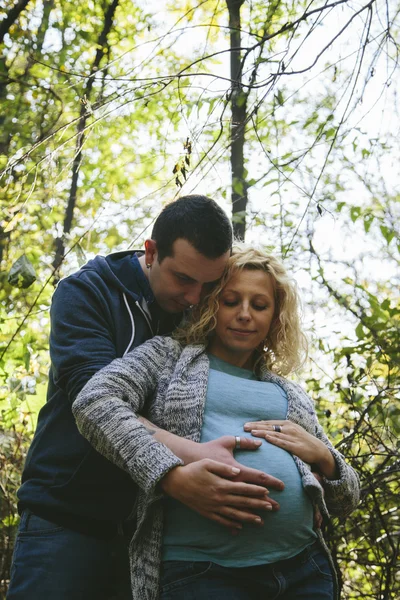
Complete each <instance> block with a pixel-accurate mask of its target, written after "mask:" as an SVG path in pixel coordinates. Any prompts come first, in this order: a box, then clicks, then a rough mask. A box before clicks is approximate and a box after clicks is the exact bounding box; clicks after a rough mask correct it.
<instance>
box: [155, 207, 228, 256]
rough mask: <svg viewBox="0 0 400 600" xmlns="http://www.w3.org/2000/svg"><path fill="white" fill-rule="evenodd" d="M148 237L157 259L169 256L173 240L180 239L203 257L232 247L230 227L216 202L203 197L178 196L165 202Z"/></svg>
mask: <svg viewBox="0 0 400 600" xmlns="http://www.w3.org/2000/svg"><path fill="white" fill-rule="evenodd" d="M151 238H152V239H153V240H154V241H155V242H156V243H157V250H158V261H159V262H161V261H162V260H164V258H166V257H167V256H172V252H173V250H172V245H173V243H174V242H175V240H177V239H179V238H183V239H185V240H186V241H188V242H189V243H190V244H192V246H193V247H194V248H195V250H197V252H200V254H203V255H204V256H206V257H207V258H218V257H219V256H221V255H222V254H225V252H227V251H228V250H230V249H231V247H232V226H231V223H230V221H229V219H228V217H227V215H226V214H225V213H224V211H223V210H222V208H221V207H220V206H218V204H217V203H216V202H215V201H214V200H211V198H207V196H194V195H193V196H182V197H181V198H178V200H175V202H171V204H168V205H167V206H166V207H165V208H164V209H163V210H162V212H161V213H160V215H159V216H158V217H157V219H156V222H155V223H154V227H153V231H152V234H151Z"/></svg>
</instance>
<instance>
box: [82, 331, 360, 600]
mask: <svg viewBox="0 0 400 600" xmlns="http://www.w3.org/2000/svg"><path fill="white" fill-rule="evenodd" d="M208 370H209V361H208V358H207V355H206V353H205V348H204V347H203V346H200V345H198V346H187V347H186V348H184V349H183V350H182V348H181V346H180V345H179V343H178V342H176V341H175V340H173V339H171V338H162V337H155V338H153V339H152V340H149V341H147V342H145V343H144V344H142V345H141V346H139V347H138V348H136V349H135V350H134V351H133V352H131V353H130V354H128V355H126V356H125V357H124V358H122V359H117V360H115V361H114V362H112V363H111V364H110V365H109V366H107V367H105V368H104V369H102V370H101V371H100V372H98V373H97V374H96V375H95V376H94V377H93V378H92V379H91V380H90V382H89V383H88V384H87V385H86V386H85V387H84V388H83V390H82V391H81V393H80V394H79V396H78V397H77V399H76V401H75V402H74V405H73V412H74V415H75V418H76V421H77V424H78V427H79V430H80V431H81V433H82V435H84V436H85V437H86V438H87V439H88V440H89V442H90V443H91V444H92V445H93V446H94V448H95V449H96V450H97V451H98V452H100V453H101V454H103V455H104V456H105V457H106V458H108V459H109V460H110V461H112V462H113V463H115V464H116V465H118V466H119V467H120V468H121V469H124V470H125V471H127V472H128V473H129V474H130V475H131V477H132V479H133V480H134V481H135V482H136V483H137V484H138V485H139V487H140V490H141V491H140V492H139V494H138V498H137V503H136V510H135V513H136V517H137V528H136V532H135V534H134V537H133V539H132V541H131V544H130V562H131V577H132V594H133V598H135V600H136V599H137V600H139V599H140V600H156V598H157V597H158V587H159V570H160V562H161V546H162V527H163V509H162V503H161V502H160V494H159V493H157V490H156V485H157V483H158V481H159V480H160V479H161V478H162V477H163V476H164V475H165V474H166V473H168V471H169V470H171V469H172V468H173V467H175V466H176V465H180V464H182V462H181V461H180V459H178V458H177V457H176V456H175V455H174V454H172V452H171V451H170V450H169V449H168V448H166V447H165V446H164V445H163V444H160V443H159V442H157V441H155V440H154V438H153V437H152V436H151V435H150V434H149V433H148V431H147V430H146V429H145V427H144V426H143V425H142V424H141V423H140V422H139V421H138V419H137V415H138V414H143V415H146V416H147V417H148V418H149V419H150V420H151V421H152V422H153V423H155V424H156V425H158V426H160V427H162V428H164V429H166V430H168V431H170V432H172V433H175V434H177V435H180V436H181V437H185V438H188V439H191V440H193V441H195V442H199V441H200V435H201V426H202V421H203V411H204V404H205V400H206V393H207V382H208ZM261 379H262V380H264V381H271V382H274V383H277V384H278V385H280V386H281V387H282V388H283V389H284V390H285V392H286V394H287V398H288V419H289V420H291V421H293V422H295V423H298V424H299V425H301V426H302V427H303V428H304V429H305V430H306V431H308V432H309V433H311V434H312V435H315V436H316V437H318V438H319V439H321V440H322V441H323V442H324V444H325V445H326V446H327V447H328V448H329V450H330V451H331V452H332V454H333V456H334V457H335V460H336V463H337V465H338V470H339V479H338V480H336V481H329V480H326V481H325V483H324V488H325V500H324V498H323V490H322V487H321V486H320V484H319V483H318V482H317V480H316V479H315V477H314V476H313V475H312V473H311V469H310V466H309V465H306V464H305V463H303V461H301V460H300V459H298V458H297V457H294V458H295V461H296V465H297V467H298V469H299V472H300V474H301V477H302V482H303V486H304V488H305V489H306V491H307V492H308V493H309V495H310V496H311V498H312V500H313V502H314V503H315V504H317V505H318V506H319V507H320V510H321V511H322V512H323V513H325V514H326V513H327V509H329V510H331V511H332V512H334V513H335V514H340V515H343V514H346V513H348V512H350V511H351V510H353V509H354V508H355V506H356V505H357V503H358V499H359V482H358V477H357V475H356V473H355V471H354V470H353V469H352V468H351V467H349V466H348V465H347V464H346V463H345V461H344V459H343V457H342V455H341V454H340V453H339V452H337V451H336V450H335V449H334V448H333V447H332V445H331V443H330V442H329V440H328V438H327V437H326V436H325V434H324V432H323V430H322V428H321V426H320V425H319V423H318V420H317V417H316V414H315V409H314V404H313V401H312V400H311V398H310V397H309V396H307V394H306V393H305V392H304V391H303V390H302V388H301V387H300V386H299V385H297V384H295V383H293V382H290V381H288V380H286V379H284V378H282V377H278V376H277V375H274V374H272V373H270V372H269V371H267V370H266V369H263V370H262V372H261ZM226 433H229V432H226Z"/></svg>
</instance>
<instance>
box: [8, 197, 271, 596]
mask: <svg viewBox="0 0 400 600" xmlns="http://www.w3.org/2000/svg"><path fill="white" fill-rule="evenodd" d="M231 244H232V230H231V225H230V223H229V220H228V218H227V216H226V215H225V213H224V212H223V211H222V210H221V209H220V208H219V206H218V205H217V204H216V203H215V202H214V201H213V200H210V199H209V198H206V197H204V196H186V197H182V198H180V199H179V200H177V201H176V202H174V203H172V204H170V205H168V206H167V207H166V208H165V209H164V210H163V211H162V213H161V214H160V216H159V217H158V219H157V220H156V222H155V225H154V229H153V232H152V238H151V239H150V240H147V241H146V243H145V251H144V253H137V252H120V253H116V254H111V255H109V256H107V257H106V258H104V257H100V256H98V257H96V258H95V259H94V260H91V261H89V262H88V263H87V265H85V266H84V267H83V268H82V269H80V270H79V271H78V272H77V273H75V274H73V275H71V276H70V277H67V278H65V279H64V280H62V281H61V282H60V284H59V285H58V287H57V290H56V292H55V294H54V297H53V302H52V307H51V333H50V356H51V369H50V375H49V387H48V394H47V403H46V404H45V406H44V407H43V408H42V410H41V411H40V414H39V419H38V425H37V430H36V433H35V436H34V439H33V442H32V445H31V448H30V450H29V452H28V456H27V460H26V464H25V468H24V472H23V476H22V485H21V488H20V490H19V492H18V497H19V510H20V512H21V523H20V528H19V532H18V536H17V540H16V546H15V552H14V559H13V567H12V573H11V582H10V587H9V592H8V596H7V598H8V599H9V600H17V599H22V598H23V599H26V598H29V599H30V600H34V599H35V598H39V597H40V598H41V599H43V598H44V599H45V600H53V599H54V600H67V599H68V600H78V599H81V598H82V600H83V599H84V600H92V599H93V600H94V599H96V600H100V599H102V598H104V599H107V600H108V599H110V598H116V597H118V598H123V599H127V598H129V597H130V586H129V580H128V577H127V576H126V575H127V573H128V569H125V568H124V567H125V561H126V552H125V549H124V548H123V544H122V540H123V533H124V531H123V525H122V524H123V522H124V521H125V520H126V519H127V518H128V517H129V515H130V513H131V511H132V509H133V506H134V502H135V495H136V490H135V484H134V483H133V481H132V480H131V479H130V477H129V476H128V475H127V474H126V473H125V472H124V471H122V470H120V469H118V468H117V467H116V466H114V465H113V464H112V463H111V462H109V461H108V460H106V459H105V458H103V457H102V456H101V455H100V454H98V453H97V452H96V451H95V450H94V448H92V447H91V446H90V444H89V443H88V442H87V441H86V440H85V439H84V438H83V437H82V436H81V435H80V434H79V432H78V429H77V427H76V424H75V421H74V418H73V415H72V412H71V405H72V403H73V401H74V400H75V397H76V396H77V394H78V393H79V392H80V390H81V389H82V387H83V386H84V385H85V383H86V382H87V381H89V379H90V378H91V377H92V375H93V374H94V373H96V372H97V371H98V370H100V369H101V368H102V367H104V366H106V365H107V364H109V363H110V362H111V361H112V360H113V359H114V358H116V357H121V356H123V355H124V354H126V353H127V352H128V351H129V350H131V349H132V348H134V347H136V346H138V345H139V344H142V343H143V342H144V341H146V340H147V339H149V338H150V337H152V336H154V335H158V334H166V333H170V332H171V331H172V330H173V328H174V327H175V325H176V324H177V323H178V322H179V320H180V319H181V316H182V312H183V311H184V310H186V309H188V308H189V307H190V306H191V305H194V304H197V303H198V302H199V300H200V297H201V294H202V293H203V292H204V290H205V289H206V287H207V285H209V284H212V283H213V282H214V281H216V280H218V279H219V278H220V276H221V274H222V272H223V269H224V266H225V263H226V260H227V258H228V256H229V254H230V249H231ZM143 422H144V423H145V424H146V426H147V427H151V424H149V423H148V422H147V421H146V420H145V419H144V420H143ZM155 438H156V440H159V441H161V442H165V444H166V446H169V448H170V450H168V448H166V447H165V446H163V445H161V444H160V452H164V453H169V457H170V461H171V474H168V475H167V476H166V477H165V478H164V481H163V482H162V484H163V489H164V490H165V491H166V492H167V493H168V494H170V495H171V496H173V497H175V498H177V499H178V500H181V501H182V502H185V503H186V504H188V505H189V506H191V507H192V508H193V509H195V510H199V511H201V512H202V514H205V515H206V516H209V517H210V518H214V519H216V520H218V519H220V520H221V522H224V523H225V524H226V525H229V524H232V523H233V522H234V521H243V520H249V518H252V517H253V515H252V513H251V509H254V508H258V507H261V506H262V502H264V505H265V498H266V495H267V493H266V490H265V487H263V486H265V485H269V486H271V485H272V486H273V485H275V487H278V488H279V486H280V485H281V484H280V482H279V481H278V480H276V479H275V478H272V477H269V476H267V475H265V474H263V473H261V472H258V471H252V470H251V469H244V468H242V469H241V476H242V480H243V479H245V480H246V482H247V485H246V486H244V487H245V490H244V491H243V484H241V483H239V481H237V479H238V478H237V477H236V478H235V481H229V478H231V479H232V478H233V477H234V475H235V472H234V471H233V470H232V467H234V468H236V464H237V463H235V461H234V460H233V457H232V450H233V445H234V439H233V437H232V436H229V438H222V439H221V440H217V441H216V442H215V443H213V444H212V445H211V446H210V447H209V448H208V452H210V453H212V456H208V458H214V459H215V460H216V461H220V462H213V461H210V460H199V459H202V458H205V459H206V458H207V455H206V454H205V455H202V456H198V455H197V456H192V457H188V456H186V455H180V452H179V438H176V436H172V434H168V433H167V432H163V431H161V430H157V431H156V433H155ZM256 444H257V442H255V441H254V442H252V441H251V440H245V439H244V440H243V442H242V446H241V447H246V448H249V449H255V448H256ZM174 452H175V453H176V454H174ZM205 452H206V451H205ZM178 456H180V458H182V459H183V460H184V461H185V462H186V463H190V462H192V461H196V462H193V467H192V468H191V470H190V474H189V475H190V476H186V477H185V480H184V481H182V478H179V474H178V476H177V474H176V471H177V470H176V469H175V473H174V470H173V467H174V466H177V465H179V464H182V461H181V460H180V459H179V458H177V457H178ZM250 484H256V485H250ZM238 486H240V487H238ZM235 492H237V493H235ZM239 492H240V493H239ZM232 494H233V495H234V496H232ZM232 497H233V498H234V501H232ZM228 498H229V501H228ZM271 502H272V503H273V501H272V500H271ZM232 505H234V506H233V507H232ZM216 512H217V513H218V514H216ZM232 519H233V520H232ZM125 533H126V534H127V536H128V535H129V533H131V531H130V532H125ZM118 568H119V569H120V571H118ZM117 589H118V590H119V591H118V592H116V590H117ZM116 594H118V596H117V595H116Z"/></svg>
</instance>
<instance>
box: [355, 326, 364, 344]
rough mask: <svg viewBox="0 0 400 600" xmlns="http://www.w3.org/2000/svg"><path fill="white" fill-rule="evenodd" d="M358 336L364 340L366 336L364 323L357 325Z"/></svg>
mask: <svg viewBox="0 0 400 600" xmlns="http://www.w3.org/2000/svg"><path fill="white" fill-rule="evenodd" d="M356 336H357V337H358V339H359V340H362V339H364V338H365V333H364V327H363V324H362V323H359V324H358V325H357V327H356Z"/></svg>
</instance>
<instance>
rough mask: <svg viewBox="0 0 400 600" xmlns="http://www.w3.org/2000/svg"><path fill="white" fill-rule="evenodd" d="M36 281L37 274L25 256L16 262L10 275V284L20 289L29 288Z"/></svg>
mask: <svg viewBox="0 0 400 600" xmlns="http://www.w3.org/2000/svg"><path fill="white" fill-rule="evenodd" d="M34 281H36V273H35V269H34V268H33V265H32V263H31V262H30V260H29V259H28V257H27V256H26V255H25V254H23V255H22V256H20V257H19V258H18V260H16V261H15V263H14V264H13V266H12V267H11V269H10V272H9V274H8V283H9V284H10V285H12V286H14V287H18V288H23V289H25V288H28V287H29V286H30V285H32V283H33V282H34Z"/></svg>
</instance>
